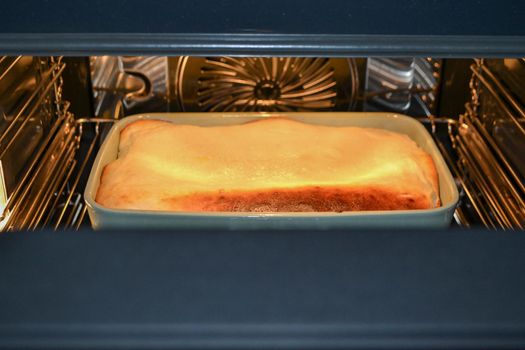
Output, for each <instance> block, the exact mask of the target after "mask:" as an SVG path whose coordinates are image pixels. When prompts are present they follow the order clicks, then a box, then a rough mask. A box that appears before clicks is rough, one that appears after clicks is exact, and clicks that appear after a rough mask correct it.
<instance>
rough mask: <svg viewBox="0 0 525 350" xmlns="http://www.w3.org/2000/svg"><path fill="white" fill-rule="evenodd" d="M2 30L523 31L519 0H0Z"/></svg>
mask: <svg viewBox="0 0 525 350" xmlns="http://www.w3.org/2000/svg"><path fill="white" fill-rule="evenodd" d="M1 7H2V9H1V13H2V20H1V21H0V32H2V33H206V34H211V33H277V34H285V33H287V34H366V35H370V34H388V35H469V36H470V35H492V36H494V35H495V36H501V35H503V36H513V35H525V26H524V25H523V18H524V17H525V2H523V1H509V0H499V1H473V0H461V1H457V0H397V1H391V0H374V1H369V0H359V1H357V0H346V1H345V0H322V1H319V0H308V1H292V0H265V1H261V0H237V1H232V0H222V1H210V0H207V1H203V0H153V1H152V0H149V1H144V0H112V1H107V0H105V1H104V0H91V1H85V0H69V1H65V0H63V1H56V0H47V1H42V0H25V1H2V5H1Z"/></svg>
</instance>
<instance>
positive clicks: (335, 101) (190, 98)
mask: <svg viewBox="0 0 525 350" xmlns="http://www.w3.org/2000/svg"><path fill="white" fill-rule="evenodd" d="M174 80H175V81H174V82H175V91H174V93H175V95H176V97H177V103H178V104H179V106H178V107H179V108H180V110H183V111H188V112H200V111H206V112H244V111H246V112H248V111H271V112H279V111H280V112H293V111H332V110H335V111H337V110H339V111H347V110H352V109H354V108H355V105H356V101H357V92H358V89H359V78H358V71H357V66H356V63H355V61H354V60H353V59H344V58H307V57H300V58H298V57H295V58H293V57H180V58H179V60H178V62H177V64H176V68H175V77H174Z"/></svg>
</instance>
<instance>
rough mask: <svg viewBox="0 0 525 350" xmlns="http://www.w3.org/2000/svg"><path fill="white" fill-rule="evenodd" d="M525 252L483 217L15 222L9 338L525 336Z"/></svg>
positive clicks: (223, 342) (318, 342)
mask: <svg viewBox="0 0 525 350" xmlns="http://www.w3.org/2000/svg"><path fill="white" fill-rule="evenodd" d="M524 251H525V235H523V233H496V232H491V233H489V232H481V231H476V230H472V231H441V232H439V231H434V232H382V233H381V232H207V233H206V232H185V233H183V232H178V233H170V232H136V233H117V232H97V233H93V232H80V233H73V232H67V233H43V232H40V233H34V234H5V235H0V310H2V311H1V312H0V347H5V346H18V347H28V346H36V345H39V346H44V345H45V346H48V347H76V346H80V345H82V346H83V347H85V348H89V347H106V348H107V347H124V346H127V345H129V344H134V346H135V347H139V348H140V347H144V348H150V349H151V348H159V347H162V346H168V345H169V346H172V347H175V348H187V347H197V348H198V347H212V348H221V347H226V348H227V347H248V348H254V347H259V348H260V347H269V348H283V347H289V348H311V347H318V348H323V347H348V348H359V347H369V346H372V345H373V346H377V347H386V348H392V347H400V346H401V347H407V346H408V347H413V346H419V347H424V346H435V347H444V346H456V347H458V346H469V347H472V346H482V345H483V346H485V347H493V348H494V347H496V348H498V347H501V346H502V345H503V344H506V345H508V346H513V347H516V348H519V347H522V348H523V347H524V346H525V297H524V295H525V274H524V273H523V266H525V254H523V252H524ZM126 344H127V345H126ZM447 344H448V345H447Z"/></svg>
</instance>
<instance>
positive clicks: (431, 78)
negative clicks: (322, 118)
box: [0, 56, 525, 231]
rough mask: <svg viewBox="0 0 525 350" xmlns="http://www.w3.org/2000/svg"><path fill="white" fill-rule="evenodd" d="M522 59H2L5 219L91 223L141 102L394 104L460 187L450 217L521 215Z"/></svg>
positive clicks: (176, 108) (468, 223) (371, 107)
mask: <svg viewBox="0 0 525 350" xmlns="http://www.w3.org/2000/svg"><path fill="white" fill-rule="evenodd" d="M524 81H525V59H522V58H512V59H481V58H478V59H440V58H427V57H406V58H385V57H381V58H379V57H361V58H340V57H338V58H335V57H200V56H173V57H171V56H170V57H166V56H91V57H37V56H4V57H2V58H0V117H1V118H2V120H1V122H0V165H1V167H0V171H1V183H0V210H1V213H2V216H1V219H2V221H1V228H2V230H3V231H16V230H39V229H43V228H49V229H54V230H63V229H79V228H81V227H86V228H88V227H90V223H89V219H88V217H87V215H86V212H87V210H86V206H85V203H84V200H83V198H82V193H83V189H84V186H85V183H86V180H87V176H88V174H89V171H90V169H91V165H92V163H93V160H94V158H95V156H96V154H97V150H98V148H99V147H100V145H101V143H102V142H103V140H104V136H105V134H106V133H107V131H108V130H109V128H110V127H111V125H112V124H113V123H114V122H115V121H116V120H119V119H121V118H123V117H125V116H128V115H132V114H137V113H147V112H202V113H206V112H243V111H253V112H264V111H274V112H290V111H297V112H306V111H307V112H315V111H323V112H326V111H391V112H396V113H400V114H405V115H409V116H411V117H413V118H417V120H419V121H420V122H421V123H423V124H424V125H425V126H426V127H427V129H428V130H429V132H431V134H432V136H433V138H434V139H435V141H436V144H437V145H438V147H439V149H440V151H441V153H442V154H443V156H444V158H445V160H446V162H447V164H448V166H449V168H450V170H451V172H452V173H453V175H454V178H455V179H456V183H457V186H458V189H459V190H460V203H459V205H458V207H457V209H456V211H455V215H454V222H453V224H452V225H453V226H462V227H473V226H485V227H488V228H504V229H510V228H522V227H523V226H524V225H525V184H524V181H523V178H524V175H525V158H524V157H523V154H525V123H524V122H525V89H524V87H523V82H524Z"/></svg>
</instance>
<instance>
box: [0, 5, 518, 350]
mask: <svg viewBox="0 0 525 350" xmlns="http://www.w3.org/2000/svg"><path fill="white" fill-rule="evenodd" d="M4 7H5V9H4V13H5V14H8V15H7V16H5V19H4V20H3V22H2V23H0V53H1V54H2V55H3V56H1V58H0V117H1V123H0V210H1V222H0V225H1V226H0V229H1V230H2V234H0V310H2V311H0V348H24V349H26V348H53V349H56V348H63V349H76V348H85V349H87V348H89V349H94V348H97V349H98V348H101V349H102V348H120V349H143V348H144V349H145V348H148V349H157V348H158V349H161V348H163V349H172V348H173V349H175V348H177V349H183V348H184V349H188V348H195V349H197V348H199V349H201V348H210V349H211V348H213V349H226V348H229V349H231V348H235V349H247V348H257V349H270V348H272V349H305V348H312V349H313V348H316V349H329V348H330V349H335V348H340V349H343V348H345V349H346V348H348V349H363V348H367V349H399V348H412V349H429V348H451V349H463V348H465V349H466V348H498V349H500V348H516V349H518V348H523V347H524V346H525V336H524V335H525V317H524V315H525V312H524V311H525V298H523V295H524V292H525V277H523V276H524V274H523V272H522V266H525V265H524V263H525V261H524V259H525V254H524V253H523V252H525V238H523V234H522V231H521V230H522V229H523V227H524V226H525V184H524V176H525V123H524V120H525V88H524V85H523V84H524V83H525V59H524V58H523V57H524V56H525V32H524V30H523V27H522V26H521V20H522V18H523V15H525V6H523V5H521V4H519V3H517V2H511V1H508V2H507V1H503V2H498V3H494V2H486V3H483V4H482V3H479V2H476V1H464V2H461V3H454V2H452V1H441V2H435V1H421V2H412V1H400V2H395V3H394V2H392V3H391V2H388V1H376V2H373V3H371V2H366V1H352V2H343V1H331V0H330V1H325V2H323V3H316V2H310V1H307V2H303V3H301V4H299V3H292V2H291V1H285V2H277V1H268V2H259V1H243V2H241V1H238V2H229V1H226V2H222V3H212V2H209V1H202V2H192V1H176V2H174V1H155V2H151V3H146V2H144V1H130V0H127V1H122V2H118V3H117V2H104V1H93V2H90V3H83V2H77V1H72V2H63V1H56V2H45V3H40V2H38V1H26V2H23V3H14V2H13V3H8V4H5V5H4ZM445 19H446V20H445ZM188 112H190V113H198V114H202V115H208V116H209V115H215V114H220V113H230V114H232V115H234V114H236V113H237V114H242V113H245V112H250V113H252V112H253V113H256V114H257V113H259V114H261V113H262V114H264V113H269V112H272V113H276V114H277V115H278V114H279V113H290V112H293V113H315V114H317V115H324V114H326V113H327V114H330V113H340V112H359V113H363V112H365V113H371V112H390V113H395V114H401V115H407V116H409V117H410V118H412V119H414V120H416V121H417V122H418V123H421V124H422V125H424V127H425V128H426V130H427V131H428V133H429V135H430V136H431V138H432V140H433V142H434V143H435V145H436V146H437V149H438V151H439V154H440V155H441V157H442V158H443V160H444V162H445V164H446V166H447V167H448V169H449V170H450V173H451V175H452V177H453V180H454V183H455V187H457V190H458V193H459V201H458V203H457V205H455V208H454V211H453V215H452V220H451V223H450V225H447V228H446V229H443V228H439V229H436V228H428V227H425V225H424V224H421V223H420V224H419V225H417V226H416V227H415V228H414V227H412V228H407V227H408V226H403V225H398V226H395V227H394V226H391V227H388V226H387V227H386V228H385V227H383V228H378V227H376V226H374V227H373V228H367V227H366V225H365V227H363V226H360V227H347V228H345V227H344V226H343V227H342V228H341V227H339V228H333V227H331V226H329V229H326V228H324V229H319V227H314V226H312V227H310V228H306V229H305V228H304V227H302V228H301V229H289V228H285V229H267V228H265V229H256V230H245V229H240V230H228V229H224V227H222V228H215V229H214V228H213V227H208V228H206V227H204V226H202V225H197V224H196V223H195V225H191V223H190V224H189V225H185V227H184V228H181V227H176V228H175V227H172V228H170V227H169V226H168V227H165V226H164V227H163V228H162V229H158V228H157V227H156V226H155V225H154V224H153V223H147V224H145V225H144V224H140V223H132V222H128V223H127V224H126V222H125V221H124V223H123V224H120V226H119V228H118V229H114V228H113V229H97V230H93V224H94V221H93V220H94V219H93V217H92V218H91V220H90V217H89V214H91V213H89V209H90V207H89V203H87V202H86V200H85V198H84V190H85V188H86V186H87V184H88V178H89V176H90V172H91V171H92V168H93V167H94V163H95V158H96V157H97V154H98V153H99V150H100V147H101V145H102V144H103V142H104V140H106V139H107V138H108V133H109V131H110V129H111V128H112V126H114V125H115V124H116V123H117V122H119V121H120V120H122V119H124V118H126V117H128V116H131V115H136V114H148V113H170V114H171V115H173V116H177V115H179V116H182V115H185V113H188ZM214 113H215V114H214ZM429 226H431V225H430V223H429ZM154 227H155V228H154ZM321 228H322V227H321Z"/></svg>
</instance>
